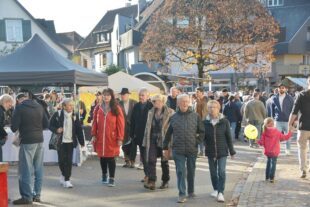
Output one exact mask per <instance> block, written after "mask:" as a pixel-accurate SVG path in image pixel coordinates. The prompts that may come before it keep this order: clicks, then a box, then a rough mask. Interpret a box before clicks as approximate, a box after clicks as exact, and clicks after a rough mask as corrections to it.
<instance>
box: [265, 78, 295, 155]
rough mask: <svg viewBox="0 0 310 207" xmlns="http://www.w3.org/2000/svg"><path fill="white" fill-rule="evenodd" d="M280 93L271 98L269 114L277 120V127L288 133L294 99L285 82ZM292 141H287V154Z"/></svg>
mask: <svg viewBox="0 0 310 207" xmlns="http://www.w3.org/2000/svg"><path fill="white" fill-rule="evenodd" d="M278 89H279V93H278V94H276V95H274V96H273V97H272V99H271V107H270V109H271V110H270V111H268V113H270V114H268V116H269V117H272V118H273V119H274V120H275V121H276V127H277V129H278V130H279V131H281V132H283V133H285V134H286V133H288V119H289V117H290V113H291V112H292V109H293V105H294V99H293V98H292V97H291V96H290V95H289V94H288V93H287V87H286V85H285V84H284V83H280V84H279V87H278ZM290 148H291V142H290V140H288V141H286V150H285V153H286V155H289V154H290Z"/></svg>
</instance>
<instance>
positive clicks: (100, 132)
mask: <svg viewBox="0 0 310 207" xmlns="http://www.w3.org/2000/svg"><path fill="white" fill-rule="evenodd" d="M117 108H118V112H119V114H118V115H117V116H115V115H113V114H112V112H111V111H109V112H108V113H107V114H104V112H103V109H102V107H101V106H99V105H97V106H96V108H95V110H94V116H93V118H94V119H93V125H92V136H95V137H96V141H95V142H94V143H93V145H94V150H95V152H97V155H98V157H116V156H118V155H119V149H120V146H118V141H123V139H124V129H125V122H124V116H123V112H122V109H121V108H120V107H119V106H117Z"/></svg>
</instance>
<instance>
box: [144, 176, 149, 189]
mask: <svg viewBox="0 0 310 207" xmlns="http://www.w3.org/2000/svg"><path fill="white" fill-rule="evenodd" d="M143 183H144V184H143V186H144V187H145V188H147V189H149V188H150V187H149V178H148V177H147V176H145V177H144V179H143Z"/></svg>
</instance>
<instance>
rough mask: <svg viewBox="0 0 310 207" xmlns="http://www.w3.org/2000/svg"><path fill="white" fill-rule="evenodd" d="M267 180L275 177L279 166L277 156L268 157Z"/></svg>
mask: <svg viewBox="0 0 310 207" xmlns="http://www.w3.org/2000/svg"><path fill="white" fill-rule="evenodd" d="M267 158H268V159H267V166H266V180H267V179H272V180H273V179H274V175H275V173H276V167H277V157H267Z"/></svg>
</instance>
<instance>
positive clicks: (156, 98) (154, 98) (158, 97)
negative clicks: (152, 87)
mask: <svg viewBox="0 0 310 207" xmlns="http://www.w3.org/2000/svg"><path fill="white" fill-rule="evenodd" d="M152 101H161V102H162V103H163V104H166V102H167V96H164V95H161V94H157V95H155V96H152Z"/></svg>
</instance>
